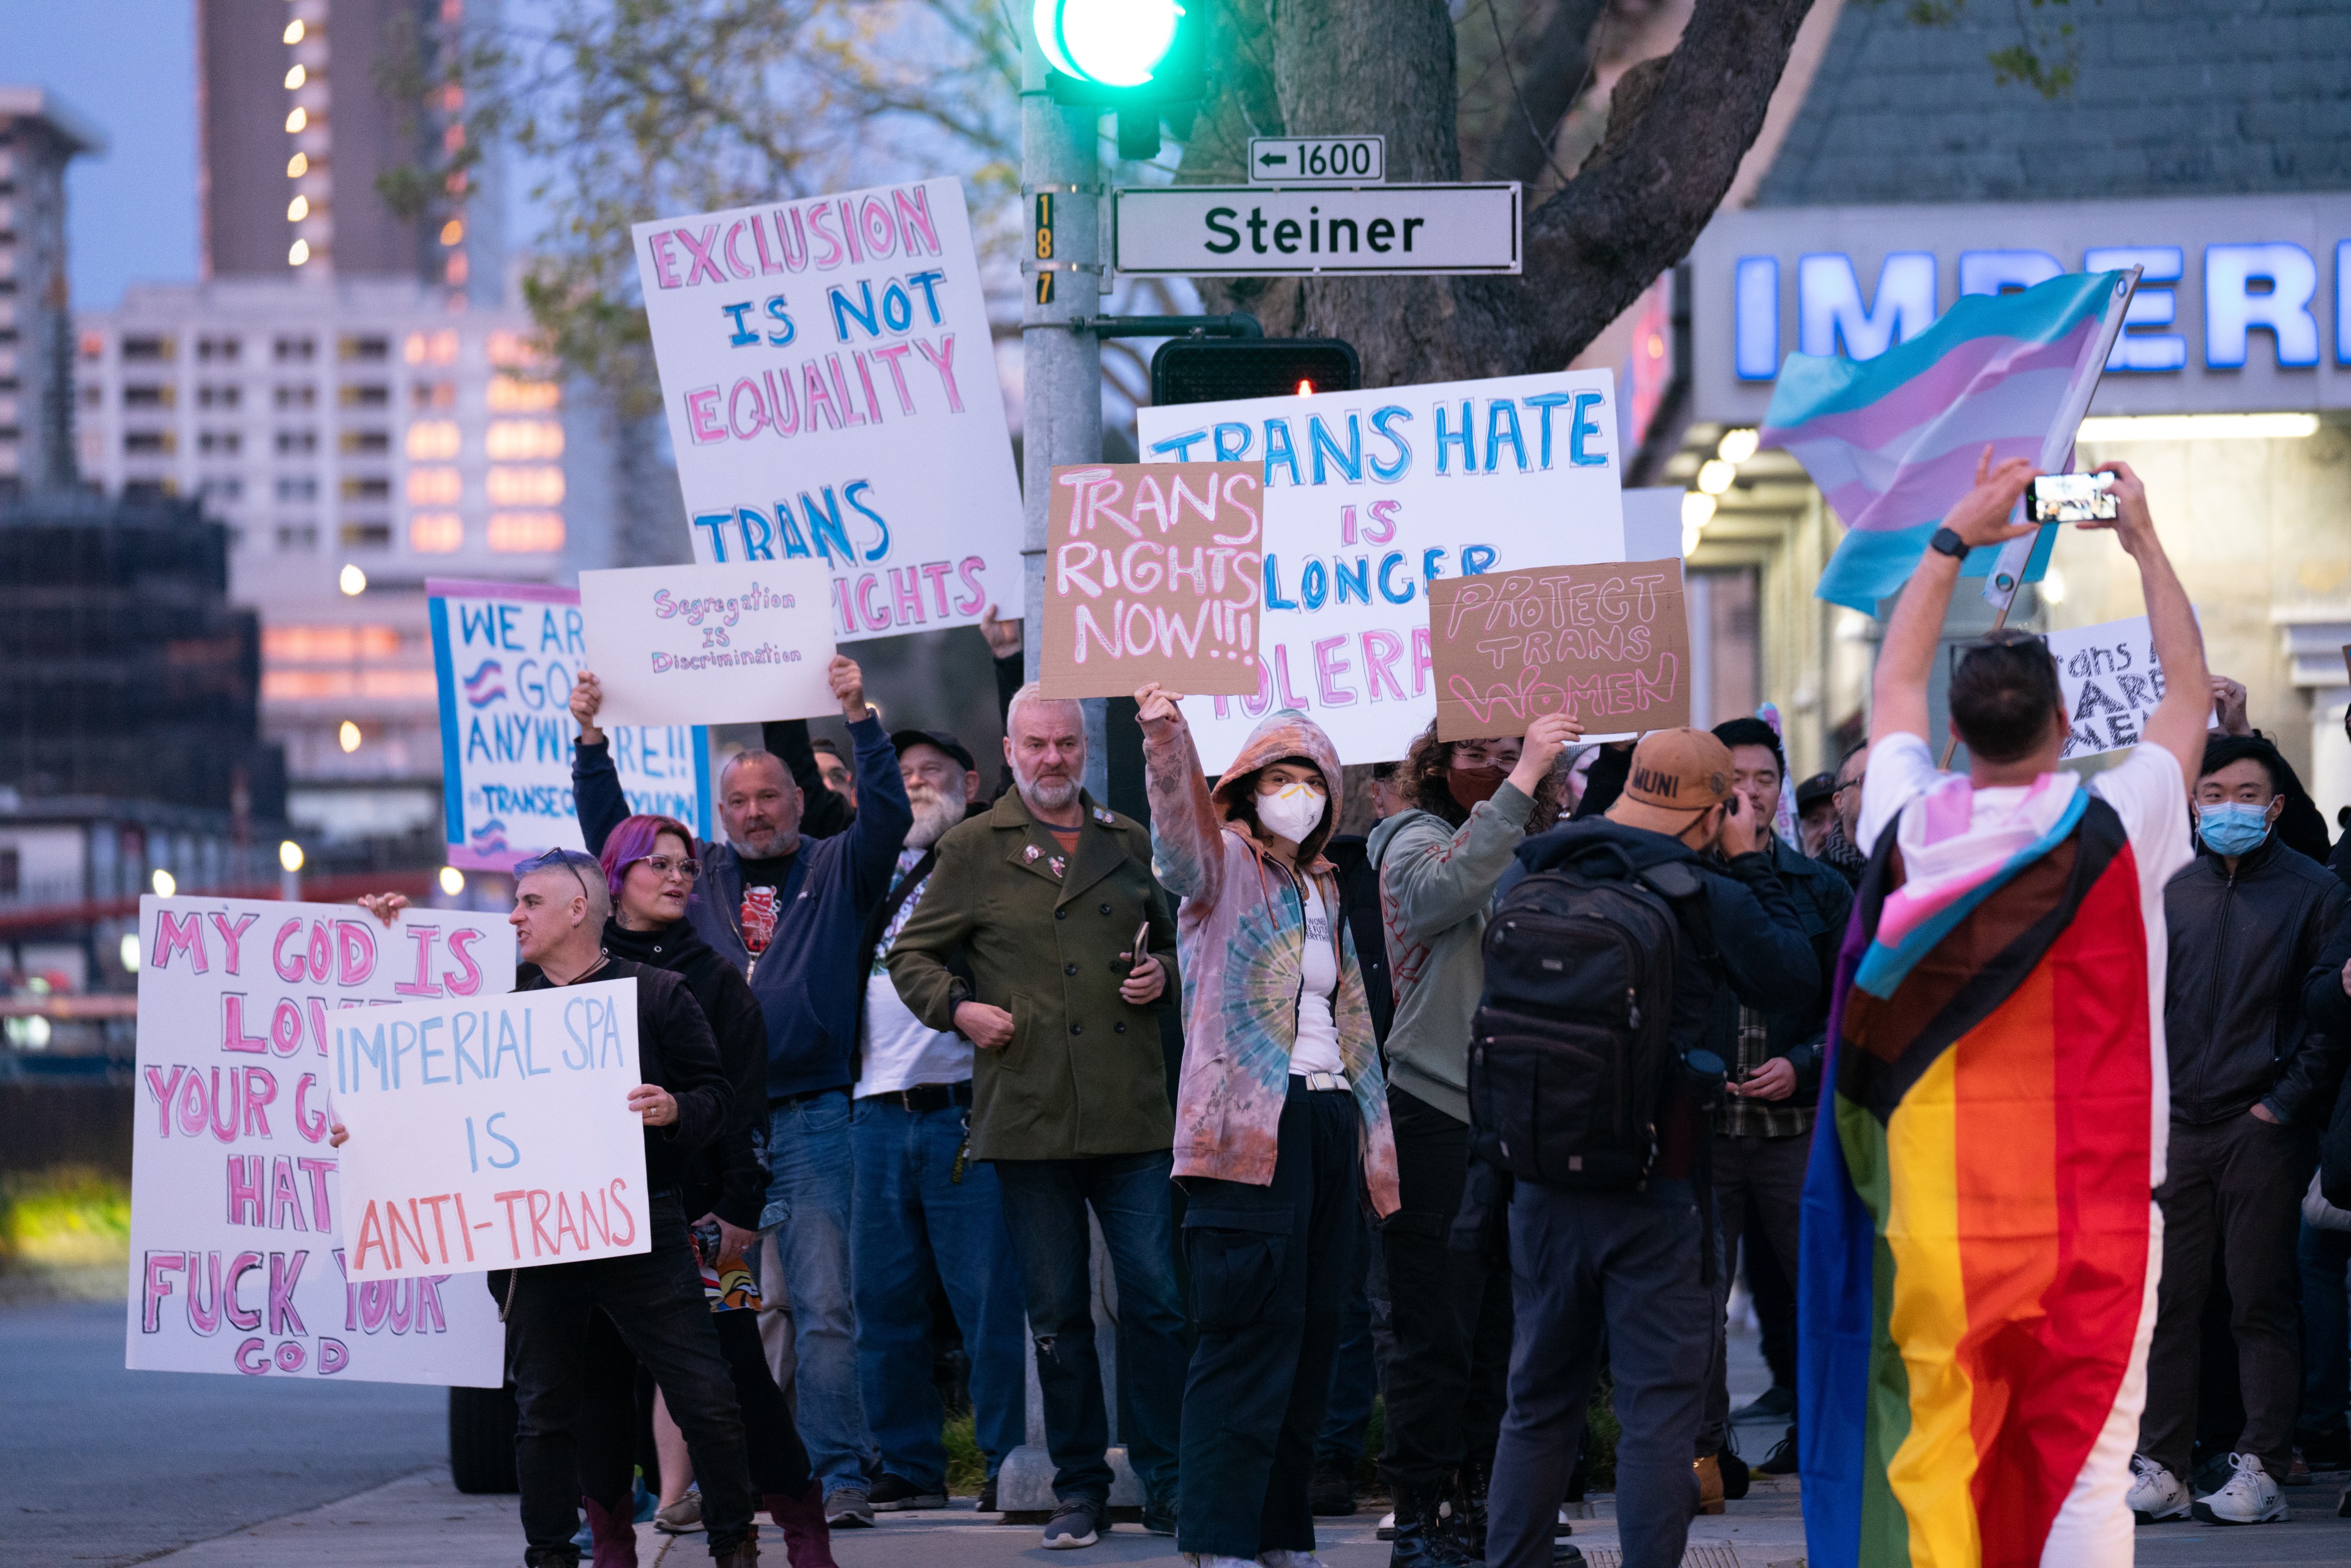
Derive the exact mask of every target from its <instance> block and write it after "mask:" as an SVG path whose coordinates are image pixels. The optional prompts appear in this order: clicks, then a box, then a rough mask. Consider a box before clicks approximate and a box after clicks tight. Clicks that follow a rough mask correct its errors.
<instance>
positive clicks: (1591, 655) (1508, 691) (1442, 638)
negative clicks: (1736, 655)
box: [1428, 559, 1690, 740]
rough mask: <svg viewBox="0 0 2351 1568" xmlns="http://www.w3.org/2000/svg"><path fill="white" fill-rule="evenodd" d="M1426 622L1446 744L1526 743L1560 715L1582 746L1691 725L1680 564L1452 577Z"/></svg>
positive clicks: (1438, 589) (1439, 589)
mask: <svg viewBox="0 0 2351 1568" xmlns="http://www.w3.org/2000/svg"><path fill="white" fill-rule="evenodd" d="M1428 621H1429V629H1430V643H1431V644H1432V646H1433V650H1434V652H1435V654H1436V664H1437V738H1438V739H1440V740H1473V739H1479V738H1481V737H1488V736H1502V735H1524V734H1525V733H1526V732H1527V726H1528V725H1529V724H1530V723H1531V722H1532V721H1534V720H1535V719H1538V718H1541V717H1543V716H1546V715H1548V714H1555V713H1564V714H1566V715H1567V716H1569V717H1571V718H1574V719H1577V720H1579V721H1580V722H1581V723H1582V724H1583V728H1584V731H1585V733H1584V738H1585V739H1586V740H1619V739H1623V738H1624V737H1626V736H1630V735H1635V734H1638V733H1640V732H1641V731H1643V730H1650V729H1669V728H1672V727H1676V726H1677V725H1686V724H1687V723H1689V713H1690V699H1689V621H1688V618H1687V615H1686V614H1685V612H1684V610H1683V604H1682V563H1681V562H1680V561H1679V560H1678V559H1667V560H1636V561H1615V562H1612V563H1609V564H1607V565H1604V566H1554V567H1531V568H1528V569H1526V570H1520V571H1504V572H1492V573H1489V574H1488V575H1487V576H1484V577H1462V578H1446V579H1442V580H1438V581H1436V582H1432V583H1430V584H1429V585H1428Z"/></svg>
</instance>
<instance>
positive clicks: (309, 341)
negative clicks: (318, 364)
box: [272, 338, 319, 365]
mask: <svg viewBox="0 0 2351 1568" xmlns="http://www.w3.org/2000/svg"><path fill="white" fill-rule="evenodd" d="M272 352H273V353H274V354H275V355H276V357H277V362H278V363H279V364H281V365H307V364H308V363H309V362H310V361H312V360H315V359H317V358H318V357H319V340H317V339H316V338H280V339H278V340H277V343H276V345H275V346H274V347H273V350H272Z"/></svg>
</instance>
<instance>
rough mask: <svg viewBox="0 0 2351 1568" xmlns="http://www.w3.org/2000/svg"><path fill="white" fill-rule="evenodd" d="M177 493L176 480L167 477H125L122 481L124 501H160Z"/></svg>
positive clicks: (178, 489)
mask: <svg viewBox="0 0 2351 1568" xmlns="http://www.w3.org/2000/svg"><path fill="white" fill-rule="evenodd" d="M179 493H180V486H179V484H178V482H177V481H175V480H172V479H168V478H165V479H155V478H147V479H125V480H124V481H123V482H122V498H123V499H124V500H126V501H161V500H162V499H164V498H165V497H170V496H176V495H178V494H179Z"/></svg>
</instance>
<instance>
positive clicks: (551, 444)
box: [483, 419, 563, 463]
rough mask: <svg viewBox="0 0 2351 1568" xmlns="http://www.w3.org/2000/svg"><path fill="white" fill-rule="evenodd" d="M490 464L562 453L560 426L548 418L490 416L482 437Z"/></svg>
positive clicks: (528, 459)
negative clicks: (486, 430)
mask: <svg viewBox="0 0 2351 1568" xmlns="http://www.w3.org/2000/svg"><path fill="white" fill-rule="evenodd" d="M483 446H484V449H485V450H486V451H487V452H488V454H489V455H490V460H491V461H492V462H494V463H518V462H529V461H530V460H532V459H534V458H546V457H560V456H562V455H563V426H562V425H561V424H560V423H558V422H556V421H554V420H551V419H494V420H492V421H491V422H490V428H489V430H488V432H487V433H486V434H485V436H484V438H483Z"/></svg>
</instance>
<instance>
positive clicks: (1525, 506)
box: [1137, 371, 1625, 773]
mask: <svg viewBox="0 0 2351 1568" xmlns="http://www.w3.org/2000/svg"><path fill="white" fill-rule="evenodd" d="M1613 388H1614V377H1613V376H1612V375H1611V374H1610V373H1609V372H1608V371H1556V372H1553V373H1551V374H1546V375H1537V376H1508V377H1502V378H1499V379H1496V380H1492V381H1478V382H1447V383H1441V384H1437V385H1431V386H1415V387H1380V388H1374V389H1368V390H1365V391H1362V392H1317V393H1314V394H1311V395H1310V396H1307V397H1270V398H1254V399H1249V400H1245V401H1241V402H1211V403H1188V404H1181V405H1177V406H1175V407H1169V408H1146V409H1144V410H1141V411H1140V412H1139V413H1138V414H1137V421H1138V428H1139V431H1140V434H1141V439H1142V443H1143V446H1144V455H1145V456H1146V457H1152V458H1156V459H1160V460H1164V461H1170V462H1178V463H1207V462H1218V463H1231V462H1247V463H1249V464H1252V465H1256V466H1257V467H1258V469H1259V472H1260V474H1261V475H1262V476H1263V478H1264V481H1265V538H1264V543H1263V546H1262V549H1263V551H1264V561H1263V566H1262V574H1263V590H1262V591H1263V602H1264V609H1265V620H1264V623H1263V624H1262V625H1261V626H1260V627H1259V631H1258V635H1257V662H1258V688H1257V694H1256V695H1254V696H1240V697H1230V696H1219V697H1214V698H1212V699H1211V700H1210V701H1208V702H1206V703H1195V704H1192V705H1190V706H1189V707H1188V708H1187V710H1186V718H1187V719H1188V720H1189V721H1190V724H1191V727H1192V734H1193V737H1194V738H1195V740H1196V743H1197V744H1198V746H1199V748H1200V760H1201V763H1202V765H1203V766H1204V767H1206V768H1207V770H1208V771H1209V772H1211V773H1215V772H1218V771H1221V770H1222V768H1224V766H1225V765H1226V764H1227V763H1228V762H1230V761H1231V760H1232V759H1233V757H1234V755H1235V754H1236V753H1237V752H1238V750H1239V749H1240V743H1241V741H1242V739H1243V738H1244V737H1246V736H1247V735H1248V734H1249V730H1250V728H1251V727H1254V726H1255V725H1256V723H1257V721H1258V720H1259V718H1261V717H1263V716H1265V714H1266V713H1267V711H1268V710H1270V708H1272V707H1274V706H1283V707H1294V708H1298V709H1301V711H1303V712H1305V713H1307V714H1309V715H1311V716H1312V717H1313V718H1314V719H1315V721H1316V722H1317V723H1319V724H1321V725H1322V727H1323V729H1324V730H1326V731H1327V732H1328V733H1329V734H1330V737H1331V739H1332V743H1333V744H1334V745H1336V746H1337V747H1338V748H1339V755H1340V756H1342V757H1343V758H1346V759H1347V760H1348V761H1350V762H1373V761H1378V760H1381V759H1384V758H1398V757H1402V756H1403V755H1404V754H1405V749H1406V748H1407V747H1409V746H1410V745H1411V744H1412V737H1414V736H1415V735H1416V734H1417V733H1418V732H1419V731H1420V730H1421V729H1423V728H1425V727H1426V726H1427V724H1428V722H1429V721H1430V720H1431V719H1432V718H1434V717H1435V716H1436V713H1437V697H1436V692H1435V689H1434V685H1433V682H1432V672H1433V658H1434V654H1433V652H1432V650H1431V648H1430V645H1429V629H1428V606H1427V603H1426V592H1427V585H1428V584H1430V583H1432V582H1435V581H1437V580H1439V579H1441V578H1447V577H1476V576H1478V575H1479V574H1481V573H1487V572H1497V571H1514V570H1523V569H1524V568H1526V567H1528V566H1530V565H1532V564H1537V563H1550V562H1554V561H1567V562H1576V561H1621V560H1622V559H1624V557H1625V522H1624V511H1623V507H1622V504H1621V502H1620V500H1619V497H1618V494H1617V487H1618V484H1619V481H1620V474H1621V468H1620V462H1621V459H1620V455H1619V454H1618V452H1617V444H1616V412H1615V400H1614V392H1613Z"/></svg>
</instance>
